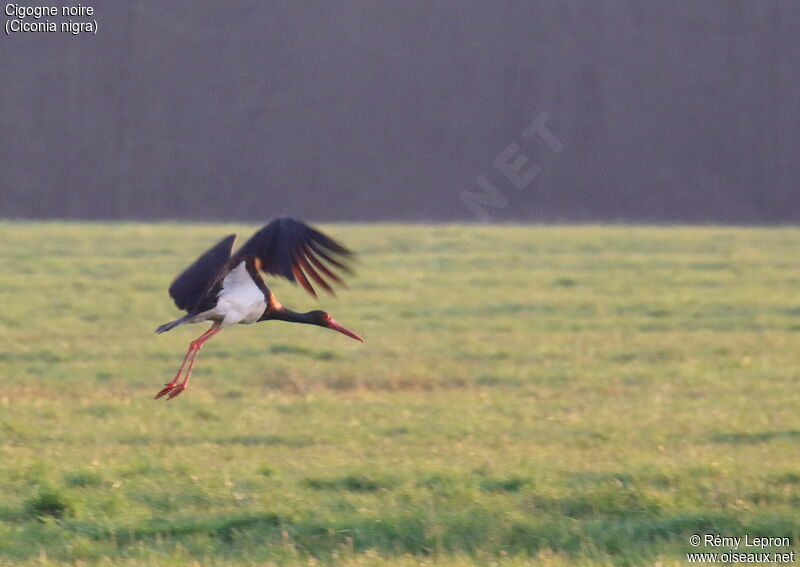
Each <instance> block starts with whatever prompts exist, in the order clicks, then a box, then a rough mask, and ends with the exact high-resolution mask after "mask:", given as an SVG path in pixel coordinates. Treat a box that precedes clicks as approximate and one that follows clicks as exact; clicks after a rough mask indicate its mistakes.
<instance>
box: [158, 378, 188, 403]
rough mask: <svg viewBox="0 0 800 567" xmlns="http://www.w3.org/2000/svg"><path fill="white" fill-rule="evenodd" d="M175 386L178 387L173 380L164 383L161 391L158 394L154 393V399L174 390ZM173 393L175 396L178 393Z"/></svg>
mask: <svg viewBox="0 0 800 567" xmlns="http://www.w3.org/2000/svg"><path fill="white" fill-rule="evenodd" d="M177 387H178V384H176V383H175V382H167V383H166V384H164V387H163V388H162V389H161V391H160V392H159V393H158V394H156V397H155V398H154V399H156V400H157V399H158V398H160V397H162V396H166V395H167V394H169V393H170V392H171V391H172V390H174V389H175V388H177ZM181 391H182V390H181ZM178 393H180V392H178ZM175 395H176V396H177V395H178V394H175ZM170 398H172V396H170Z"/></svg>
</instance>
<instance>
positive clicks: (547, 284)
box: [0, 223, 800, 567]
mask: <svg viewBox="0 0 800 567" xmlns="http://www.w3.org/2000/svg"><path fill="white" fill-rule="evenodd" d="M254 228H255V227H253V226H230V225H225V226H222V225H177V226H167V225H157V224H116V225H110V224H60V223H0V242H2V243H3V245H2V247H0V266H1V267H2V269H0V297H2V298H3V303H2V309H0V565H15V566H16V565H22V566H25V565H66V564H70V565H84V566H100V565H119V566H123V565H124V566H131V567H138V566H151V565H152V566H169V565H203V566H206V565H213V566H233V565H270V564H272V565H291V566H295V565H297V566H299V565H315V564H321V565H327V564H332V565H333V564H335V565H348V566H351V567H361V566H373V565H392V566H398V567H405V566H411V565H430V566H436V567H458V566H466V565H470V566H472V565H491V564H497V565H502V566H508V567H515V566H521V565H528V564H531V563H535V564H538V565H544V566H551V567H556V566H559V567H560V566H568V565H596V566H599V565H654V564H656V563H660V564H661V565H663V566H669V565H684V564H685V553H686V552H689V551H695V550H696V549H694V548H691V547H690V546H689V545H688V537H689V535H690V534H693V533H719V534H722V535H726V536H742V535H744V534H745V533H747V534H751V535H757V536H789V537H792V538H793V541H797V537H799V536H800V514H798V507H800V461H798V459H797V455H798V451H799V450H800V412H798V407H800V365H798V360H799V359H800V349H798V344H800V341H799V340H798V339H799V338H800V337H798V331H800V269H798V268H800V259H798V250H800V230H797V229H788V228H787V229H780V228H776V229H738V228H640V227H592V226H586V227H517V226H504V227H474V226H473V227H466V226H441V227H429V226H399V225H385V226H366V225H340V226H328V227H326V228H327V229H328V230H329V231H330V232H331V234H333V235H334V236H336V237H338V238H340V239H342V240H343V241H344V242H345V243H347V244H348V245H350V246H352V247H353V248H354V249H355V250H358V251H359V252H360V256H361V262H360V264H359V266H358V277H356V278H353V279H351V280H349V283H350V287H349V289H347V290H343V291H342V292H341V293H340V297H339V298H338V300H332V299H328V298H323V299H322V300H321V301H320V306H321V308H323V309H326V310H328V311H330V312H331V313H332V314H333V315H334V316H335V317H336V319H337V320H339V321H340V322H341V323H342V324H344V325H345V326H347V327H348V328H351V329H353V330H354V331H356V332H358V333H359V334H360V335H362V336H363V337H364V338H365V339H366V342H365V343H364V344H363V345H362V344H359V343H357V342H355V341H352V340H349V339H347V338H346V337H344V336H342V335H340V334H337V333H332V332H329V331H325V330H323V329H319V328H306V327H305V326H299V325H289V324H285V323H279V322H272V323H268V324H259V325H252V326H238V327H236V328H233V329H230V330H226V331H225V332H223V333H220V334H219V335H218V336H216V337H214V339H212V340H211V341H210V342H209V343H208V344H207V345H206V347H205V348H204V350H203V352H202V353H201V355H200V358H199V361H198V365H197V368H196V370H195V374H194V377H193V380H192V385H191V387H190V389H189V390H188V391H187V392H186V393H184V394H182V395H181V396H180V397H178V398H176V399H175V400H173V401H170V402H165V401H163V400H159V401H154V400H153V399H152V397H153V395H154V394H155V393H156V392H157V391H158V390H159V389H160V387H161V386H162V384H163V383H164V382H166V381H167V380H169V379H170V378H171V377H172V375H173V374H174V372H175V371H176V370H177V367H178V365H179V363H180V360H181V358H182V356H183V354H184V352H185V349H186V346H187V344H188V342H189V341H190V340H191V339H193V338H195V337H196V336H197V335H199V334H200V333H201V332H202V330H203V329H202V328H201V327H200V326H195V327H188V326H187V327H181V328H178V329H175V330H173V331H171V332H170V333H167V334H164V335H155V334H154V333H153V329H155V327H156V326H157V325H159V324H161V323H163V322H165V321H168V320H170V319H172V318H174V317H175V316H176V314H177V311H176V310H175V309H174V306H173V305H172V304H171V301H170V299H169V298H168V296H167V294H166V287H167V286H168V285H169V283H170V281H171V279H172V276H174V275H175V274H176V273H177V272H178V271H180V270H181V269H182V268H183V267H184V266H185V265H186V264H187V263H188V262H189V261H191V260H192V259H193V258H194V256H195V255H196V254H197V253H199V252H201V251H203V250H204V249H205V248H207V247H208V246H210V245H211V244H213V243H214V242H216V240H217V239H218V238H220V237H221V236H223V235H224V234H226V233H227V232H228V231H231V230H235V231H238V232H240V233H242V234H249V233H250V232H251V231H252V230H253V229H254ZM274 288H275V291H276V293H277V294H278V297H280V298H281V300H282V302H283V303H284V304H286V305H288V306H290V307H293V308H295V309H299V310H307V309H312V308H316V306H317V304H316V303H315V302H314V301H313V300H311V299H310V298H308V297H306V296H305V295H304V294H303V293H302V292H301V291H300V290H297V289H295V288H293V287H292V286H290V285H289V284H287V283H285V282H276V283H275V285H274ZM699 550H700V551H703V549H702V548H701V549H699ZM707 551H713V550H711V549H709V550H707Z"/></svg>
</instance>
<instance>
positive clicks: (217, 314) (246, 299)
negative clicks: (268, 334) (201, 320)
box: [202, 262, 267, 327]
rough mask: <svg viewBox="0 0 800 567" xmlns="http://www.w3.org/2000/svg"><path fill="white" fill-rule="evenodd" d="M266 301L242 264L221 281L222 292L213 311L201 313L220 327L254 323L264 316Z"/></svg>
mask: <svg viewBox="0 0 800 567" xmlns="http://www.w3.org/2000/svg"><path fill="white" fill-rule="evenodd" d="M266 308H267V301H266V299H265V298H264V293H263V292H262V291H261V289H259V287H258V286H257V285H256V283H255V282H254V281H253V278H251V277H250V274H249V272H248V271H247V266H246V265H245V263H244V262H242V263H241V264H239V265H238V266H236V267H235V268H234V269H233V270H231V272H230V273H229V274H228V275H227V276H225V279H224V280H222V291H220V292H219V295H218V296H217V305H216V306H215V307H214V309H211V310H210V311H207V312H206V313H203V314H202V315H203V316H205V319H214V320H218V321H220V327H229V326H230V325H235V324H236V323H255V322H256V321H258V319H259V318H260V317H261V315H263V314H264V310H265V309H266Z"/></svg>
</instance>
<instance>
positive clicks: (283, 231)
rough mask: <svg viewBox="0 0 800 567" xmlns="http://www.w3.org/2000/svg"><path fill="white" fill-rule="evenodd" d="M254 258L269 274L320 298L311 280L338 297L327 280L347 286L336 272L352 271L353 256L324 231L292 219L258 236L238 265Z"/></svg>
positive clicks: (248, 244) (272, 225)
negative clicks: (297, 285) (244, 260)
mask: <svg viewBox="0 0 800 567" xmlns="http://www.w3.org/2000/svg"><path fill="white" fill-rule="evenodd" d="M248 256H253V257H255V258H257V259H258V260H259V261H260V264H261V269H262V270H264V271H265V272H266V273H268V274H272V275H275V276H281V277H284V278H286V279H287V280H289V281H290V282H295V283H299V284H300V285H302V286H303V288H305V290H306V291H307V292H308V293H310V294H311V295H313V296H314V297H316V296H317V294H316V292H315V291H314V288H313V287H312V285H311V283H310V282H309V278H310V279H312V280H314V282H316V283H317V284H318V285H319V286H320V287H322V288H323V289H324V290H325V291H327V292H328V293H330V294H331V295H334V293H333V288H332V287H331V285H330V284H329V283H328V281H327V280H331V281H333V282H336V283H338V284H339V285H342V286H344V282H343V281H342V279H341V278H340V277H339V276H338V275H337V274H336V273H335V270H341V271H345V272H349V271H351V270H350V268H349V266H348V262H349V261H350V260H352V258H353V253H352V252H350V250H348V249H347V248H345V247H344V246H342V245H341V244H339V243H338V242H336V241H335V240H333V239H332V238H330V237H328V236H325V235H324V234H322V233H321V232H320V231H318V230H316V229H315V228H312V227H310V226H308V225H307V224H305V223H303V222H300V221H299V220H295V219H293V218H289V217H283V218H278V219H275V220H274V221H272V222H271V223H269V224H268V225H266V226H265V227H264V228H262V229H261V230H259V231H258V232H256V233H255V234H254V235H253V236H252V238H250V240H248V241H247V242H245V243H244V245H243V246H242V247H241V248H240V249H239V250H238V251H237V252H236V254H235V256H234V261H233V262H232V263H236V262H238V261H239V259H240V258H245V257H248Z"/></svg>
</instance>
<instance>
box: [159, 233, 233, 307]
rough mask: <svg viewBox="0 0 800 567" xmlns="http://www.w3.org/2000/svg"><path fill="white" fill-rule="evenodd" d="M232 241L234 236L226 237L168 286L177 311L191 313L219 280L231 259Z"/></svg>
mask: <svg viewBox="0 0 800 567" xmlns="http://www.w3.org/2000/svg"><path fill="white" fill-rule="evenodd" d="M234 240H236V235H235V234H231V235H228V236H226V237H225V238H223V239H222V240H220V241H219V242H218V243H217V244H215V245H214V246H212V247H211V248H209V249H208V250H206V251H205V252H204V253H203V254H202V255H201V256H200V257H199V258H198V259H197V260H195V261H194V263H192V265H191V266H189V267H188V268H186V269H185V270H184V271H183V272H182V273H181V274H180V275H179V276H178V277H177V278H175V281H173V282H172V284H171V285H170V286H169V295H170V297H172V299H173V300H174V301H175V305H177V306H178V308H179V309H183V310H184V311H191V310H192V309H193V308H194V307H195V306H196V305H197V304H198V303H199V301H200V300H201V299H202V298H203V295H204V294H205V291H206V289H208V288H209V287H210V286H211V285H212V284H213V283H214V281H215V280H217V279H218V278H219V276H220V274H222V272H223V271H224V270H225V267H226V266H227V265H228V262H229V261H230V259H231V250H232V249H233V242H234Z"/></svg>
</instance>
